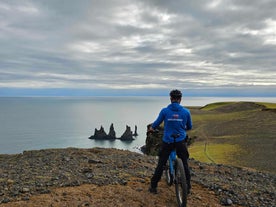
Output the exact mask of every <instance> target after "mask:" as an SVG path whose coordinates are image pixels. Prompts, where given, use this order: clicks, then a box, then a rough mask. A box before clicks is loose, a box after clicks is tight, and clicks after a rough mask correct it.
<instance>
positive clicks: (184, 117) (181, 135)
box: [152, 102, 192, 143]
mask: <svg viewBox="0 0 276 207" xmlns="http://www.w3.org/2000/svg"><path fill="white" fill-rule="evenodd" d="M163 121H164V135H163V141H164V142H166V143H172V142H173V141H174V138H173V137H172V135H177V136H178V137H177V138H176V142H179V141H182V140H184V139H185V138H186V130H190V129H192V118H191V114H190V111H189V110H188V109H186V108H184V107H183V106H181V105H180V104H179V103H177V102H173V103H171V104H170V105H168V106H167V107H166V108H163V109H162V110H161V111H160V113H159V116H158V117H157V119H156V120H155V121H154V122H153V124H152V128H153V129H156V128H157V127H158V126H159V125H160V124H161V123H162V122H163Z"/></svg>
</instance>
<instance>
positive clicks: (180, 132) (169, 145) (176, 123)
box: [148, 90, 192, 193]
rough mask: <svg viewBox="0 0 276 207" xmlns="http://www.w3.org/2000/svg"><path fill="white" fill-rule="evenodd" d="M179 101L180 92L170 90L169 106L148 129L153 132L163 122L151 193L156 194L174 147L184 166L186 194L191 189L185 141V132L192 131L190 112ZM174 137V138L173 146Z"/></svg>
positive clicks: (180, 97)
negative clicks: (161, 139) (161, 138)
mask: <svg viewBox="0 0 276 207" xmlns="http://www.w3.org/2000/svg"><path fill="white" fill-rule="evenodd" d="M181 99H182V93H181V91H179V90H172V91H171V92H170V100H171V104H169V105H168V106H167V107H166V108H163V109H162V110H161V111H160V113H159V116H158V117H157V119H156V120H155V121H154V122H153V124H152V125H151V126H150V127H149V129H148V132H153V131H154V130H155V129H157V127H158V126H159V125H160V124H161V123H162V122H164V135H163V141H162V147H161V150H160V153H159V160H158V164H157V167H156V169H155V172H154V174H153V176H152V178H151V184H150V188H149V191H150V192H151V193H157V185H158V182H159V181H160V179H161V177H162V173H163V170H164V166H165V164H166V162H167V160H168V158H169V155H170V153H171V151H172V150H173V148H174V146H175V148H176V153H177V156H178V157H179V158H181V160H182V162H183V165H184V170H185V174H186V179H187V187H188V192H190V189H191V182H190V180H191V176H190V170H189V166H188V158H189V153H188V150H187V145H186V140H185V139H186V138H187V136H186V135H187V134H186V131H187V130H190V129H192V118H191V114H190V111H189V110H188V109H186V108H184V107H183V106H181V105H180V102H181ZM174 137H176V143H175V144H174Z"/></svg>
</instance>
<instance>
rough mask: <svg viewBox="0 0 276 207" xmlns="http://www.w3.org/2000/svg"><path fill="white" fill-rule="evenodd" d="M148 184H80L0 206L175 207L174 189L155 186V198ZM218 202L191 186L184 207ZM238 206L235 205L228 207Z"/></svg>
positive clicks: (201, 188) (216, 206)
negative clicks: (156, 188) (157, 189)
mask: <svg viewBox="0 0 276 207" xmlns="http://www.w3.org/2000/svg"><path fill="white" fill-rule="evenodd" d="M148 186H149V183H148V182H146V183H141V182H140V181H137V179H136V178H133V180H132V181H131V182H128V184H127V185H125V186H124V185H106V186H97V185H94V184H84V185H81V186H77V187H63V188H55V189H53V190H51V193H50V194H41V195H36V196H32V197H31V198H30V200H28V201H16V202H10V203H6V204H2V205H0V206H3V207H41V206H45V207H46V206H52V207H63V206H64V207H65V206H66V207H70V206H72V207H73V206H74V207H75V206H80V207H81V206H95V207H97V206H98V207H103V206H105V207H108V206H110V207H111V206H112V207H116V206H132V207H136V206H141V207H146V206H155V207H175V206H177V202H176V198H175V194H174V193H175V192H174V188H173V186H172V187H168V186H167V185H166V183H165V181H162V182H161V183H160V186H159V192H158V194H156V195H155V194H151V193H148ZM219 203H220V202H219V198H217V197H216V195H215V193H214V192H213V191H210V190H208V189H206V188H204V187H202V186H200V185H198V184H193V190H192V193H191V194H190V195H189V198H188V206H196V207H200V206H210V207H219V206H222V205H220V204H219ZM232 206H238V205H232Z"/></svg>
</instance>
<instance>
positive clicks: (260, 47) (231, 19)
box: [0, 0, 276, 96]
mask: <svg viewBox="0 0 276 207" xmlns="http://www.w3.org/2000/svg"><path fill="white" fill-rule="evenodd" d="M275 6H276V2H275V1H272V0H271V1H269V0H268V1H228V0H227V1H221V0H213V1H203V0H196V1H156V0H150V1H145V0H144V1H135V0H133V1H128V0H116V1H106V0H103V1H93V0H84V1H80V2H79V1H73V0H68V1H53V0H48V1H40V0H39V1H33V0H26V1H24V2H22V1H18V0H9V1H1V3H0V44H1V48H0V90H1V89H7V88H22V89H24V91H25V89H32V90H35V89H45V90H46V89H57V88H60V89H65V90H66V89H74V88H75V89H76V90H81V89H83V90H103V91H104V90H106V91H109V90H112V89H114V90H124V89H129V90H133V91H134V94H135V90H141V91H143V92H144V93H145V94H147V93H149V91H158V90H159V89H160V90H168V89H171V88H180V89H186V90H195V89H197V90H199V91H200V90H201V91H206V90H212V89H213V91H216V90H217V89H218V88H220V89H219V90H222V89H223V88H225V91H227V90H228V89H229V87H231V88H236V89H237V91H238V89H242V88H247V87H250V88H251V89H252V91H254V90H255V89H257V88H258V90H255V91H261V89H260V88H263V87H265V88H266V89H264V90H265V91H267V88H268V89H269V91H273V90H274V91H276V90H275V89H276V71H275V64H276V61H275V55H276V47H275V45H276V39H275V36H276V33H275V31H276V14H275V12H274V8H275ZM222 91H223V90H222ZM246 91H248V90H246ZM214 93H215V92H214ZM262 93H263V92H262ZM0 94H1V93H0ZM269 94H270V95H271V93H269ZM272 94H273V93H272ZM273 95H274V96H276V94H275V93H274V94H273Z"/></svg>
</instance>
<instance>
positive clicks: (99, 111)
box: [0, 96, 276, 154]
mask: <svg viewBox="0 0 276 207" xmlns="http://www.w3.org/2000/svg"><path fill="white" fill-rule="evenodd" d="M220 101H262V102H272V103H276V97H272V98H262V97H256V98H254V97H227V98H226V97H183V99H182V102H181V104H182V105H184V106H204V105H206V104H208V103H212V102H220ZM168 104H169V97H141V96H137V97H0V154H15V153H22V152H23V151H24V150H37V149H46V148H66V147H77V148H91V147H105V148H119V149H127V150H130V151H139V148H140V147H141V146H143V145H144V144H145V139H146V126H147V125H148V124H149V123H151V122H153V121H154V120H155V118H156V117H157V115H158V113H159V112H160V109H161V108H163V107H166V106H167V105H168ZM112 123H113V125H114V128H115V131H116V136H117V137H120V136H121V135H122V134H123V132H124V131H125V129H126V125H128V126H130V127H131V129H132V131H134V128H135V125H136V126H137V132H138V136H137V137H136V139H135V140H134V141H131V142H124V141H121V140H113V141H109V140H105V141H99V140H91V139H88V137H89V136H91V135H93V134H94V130H95V128H97V129H99V128H100V127H101V126H103V127H104V129H105V131H106V132H107V133H108V132H109V127H110V125H111V124H112Z"/></svg>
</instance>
